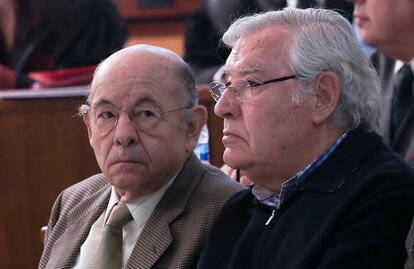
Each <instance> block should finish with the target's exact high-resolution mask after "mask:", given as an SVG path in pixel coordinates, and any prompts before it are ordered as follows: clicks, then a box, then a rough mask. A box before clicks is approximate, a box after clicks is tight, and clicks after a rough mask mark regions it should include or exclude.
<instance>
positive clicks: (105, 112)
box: [98, 111, 115, 119]
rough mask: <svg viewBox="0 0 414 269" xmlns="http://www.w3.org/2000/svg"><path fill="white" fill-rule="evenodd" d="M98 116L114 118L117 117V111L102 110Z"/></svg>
mask: <svg viewBox="0 0 414 269" xmlns="http://www.w3.org/2000/svg"><path fill="white" fill-rule="evenodd" d="M98 118H103V119H112V118H115V113H113V112H112V111H102V112H100V113H99V114H98Z"/></svg>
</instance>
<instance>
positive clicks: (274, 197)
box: [252, 131, 349, 209]
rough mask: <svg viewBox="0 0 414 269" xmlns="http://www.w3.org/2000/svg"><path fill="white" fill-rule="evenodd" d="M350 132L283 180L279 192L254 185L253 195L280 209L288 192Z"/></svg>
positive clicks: (260, 200) (319, 163) (262, 201)
mask: <svg viewBox="0 0 414 269" xmlns="http://www.w3.org/2000/svg"><path fill="white" fill-rule="evenodd" d="M348 132H349V131H348ZM348 132H345V133H344V134H343V135H341V137H339V138H338V139H337V140H336V141H335V142H334V143H333V144H332V145H331V146H329V147H328V148H327V149H326V150H325V152H324V153H322V154H321V155H320V156H319V157H317V158H316V159H314V160H313V161H312V162H311V163H310V164H309V165H307V166H306V167H305V168H304V169H302V170H300V171H299V172H298V173H296V175H295V176H293V177H292V178H290V179H288V180H286V181H285V182H283V184H282V187H281V188H280V192H279V193H274V192H272V191H270V190H268V189H266V188H264V187H262V186H259V185H254V186H253V189H252V193H253V195H254V196H255V197H256V199H257V200H258V201H259V202H260V203H262V204H265V205H267V206H270V207H273V208H276V209H278V208H279V206H280V204H281V203H282V202H283V199H284V197H285V196H286V194H287V193H289V192H290V190H291V189H292V188H293V187H295V186H297V185H298V184H299V183H300V182H302V181H303V180H305V178H306V176H307V175H308V174H309V173H311V172H312V171H313V170H314V169H316V168H317V167H319V166H320V165H321V164H322V163H323V162H324V161H325V160H326V159H327V158H328V157H329V156H330V155H331V154H332V153H333V152H334V150H335V149H336V148H337V147H338V145H339V144H341V142H342V141H343V140H344V139H345V137H346V136H347V134H348Z"/></svg>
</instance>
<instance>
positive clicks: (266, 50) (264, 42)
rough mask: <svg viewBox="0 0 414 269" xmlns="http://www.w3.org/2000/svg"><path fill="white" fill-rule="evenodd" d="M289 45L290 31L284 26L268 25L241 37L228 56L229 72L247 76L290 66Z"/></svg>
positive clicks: (227, 66) (227, 65) (227, 67)
mask: <svg viewBox="0 0 414 269" xmlns="http://www.w3.org/2000/svg"><path fill="white" fill-rule="evenodd" d="M289 45H290V43H289V32H288V30H287V29H285V28H282V27H267V28H265V29H263V30H262V31H259V32H257V33H254V34H250V35H248V36H246V37H243V38H240V39H239V40H238V41H237V42H236V44H235V45H234V47H233V49H232V51H231V53H230V55H229V57H228V58H227V61H226V69H227V72H228V73H230V74H233V76H234V75H235V74H237V75H239V76H245V75H247V74H251V73H255V72H262V73H266V72H272V71H273V72H275V69H278V68H285V67H286V66H287V67H289V64H288V63H289V56H288V53H287V52H288V49H289V47H288V46H289Z"/></svg>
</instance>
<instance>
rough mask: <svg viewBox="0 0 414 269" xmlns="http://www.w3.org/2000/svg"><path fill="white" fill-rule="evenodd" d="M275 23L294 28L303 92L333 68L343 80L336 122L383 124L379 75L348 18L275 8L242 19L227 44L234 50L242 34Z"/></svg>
mask: <svg viewBox="0 0 414 269" xmlns="http://www.w3.org/2000/svg"><path fill="white" fill-rule="evenodd" d="M272 26H285V27H288V29H289V30H290V36H289V41H290V43H289V46H288V47H287V48H285V50H286V51H285V52H286V54H285V55H287V57H288V61H289V64H290V66H291V68H292V70H293V72H294V73H295V74H296V75H297V77H298V79H297V80H298V81H299V83H300V85H301V86H300V87H299V88H300V89H299V92H300V95H302V96H303V97H305V96H306V95H309V94H310V92H309V91H311V89H309V87H308V85H309V84H310V83H311V82H312V81H313V80H314V79H315V78H316V77H317V76H318V75H319V74H320V73H321V72H323V71H332V72H334V73H336V74H337V75H338V76H339V78H340V80H341V84H342V85H341V86H342V90H341V95H340V99H339V103H338V106H337V107H336V109H335V111H334V112H333V114H332V115H331V120H332V122H333V123H334V124H335V126H337V127H338V128H341V129H345V130H346V129H351V128H355V127H357V126H358V125H359V124H361V123H364V124H365V125H366V127H367V129H369V130H377V129H378V128H379V119H380V102H381V93H380V84H379V79H378V75H377V73H376V71H375V70H374V68H373V67H372V64H371V63H370V60H369V58H368V56H367V55H365V54H364V52H363V51H362V50H361V48H360V47H359V45H358V42H357V39H356V37H355V34H354V31H353V28H352V26H351V24H350V23H349V22H348V21H347V20H346V19H345V18H343V17H342V16H341V15H340V14H339V13H337V12H335V11H332V10H323V9H311V8H310V9H305V10H302V9H295V8H286V9H284V10H281V11H269V12H266V13H261V14H255V15H253V16H248V17H243V18H240V19H238V20H236V21H235V22H234V23H233V24H232V25H231V26H230V27H229V29H228V30H227V31H226V32H225V33H224V35H223V42H224V43H225V44H226V45H227V46H229V47H230V48H232V47H233V46H234V45H235V43H236V42H237V41H238V40H239V39H240V38H244V37H246V36H249V35H251V34H253V33H255V32H258V31H260V30H263V29H265V28H267V27H272ZM275 53H278V54H280V51H278V52H276V51H275Z"/></svg>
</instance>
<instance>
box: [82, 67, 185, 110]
mask: <svg viewBox="0 0 414 269" xmlns="http://www.w3.org/2000/svg"><path fill="white" fill-rule="evenodd" d="M111 64H112V65H109V64H107V63H104V64H103V65H102V66H100V68H99V70H98V71H97V73H96V75H95V78H94V81H93V83H92V85H91V92H92V93H91V100H90V101H91V104H92V105H94V104H96V103H98V102H103V101H105V102H111V103H113V104H114V105H116V106H119V107H128V106H131V105H133V104H135V103H137V102H138V103H139V102H144V101H145V102H152V103H154V104H155V105H157V106H163V105H164V104H167V103H173V102H174V101H175V99H178V97H177V92H176V91H174V89H175V88H177V87H176V83H174V81H173V77H174V74H173V73H174V70H172V68H170V67H169V66H168V65H162V64H160V65H155V64H152V62H146V63H141V64H128V63H125V62H115V63H111Z"/></svg>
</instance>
